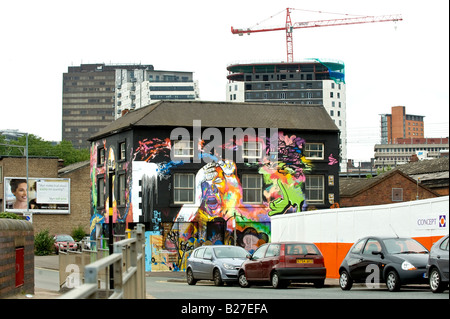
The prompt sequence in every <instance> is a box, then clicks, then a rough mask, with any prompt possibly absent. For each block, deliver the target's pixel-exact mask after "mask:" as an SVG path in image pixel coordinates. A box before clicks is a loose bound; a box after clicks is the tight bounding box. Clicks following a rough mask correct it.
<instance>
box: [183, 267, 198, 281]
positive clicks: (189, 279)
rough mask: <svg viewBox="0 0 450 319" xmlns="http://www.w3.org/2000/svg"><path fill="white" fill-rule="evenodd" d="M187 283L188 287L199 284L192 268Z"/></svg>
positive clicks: (187, 275) (189, 270)
mask: <svg viewBox="0 0 450 319" xmlns="http://www.w3.org/2000/svg"><path fill="white" fill-rule="evenodd" d="M186 281H187V283H188V285H195V284H196V283H197V280H196V279H195V278H194V273H193V272H192V269H190V268H189V269H188V270H187V272H186Z"/></svg>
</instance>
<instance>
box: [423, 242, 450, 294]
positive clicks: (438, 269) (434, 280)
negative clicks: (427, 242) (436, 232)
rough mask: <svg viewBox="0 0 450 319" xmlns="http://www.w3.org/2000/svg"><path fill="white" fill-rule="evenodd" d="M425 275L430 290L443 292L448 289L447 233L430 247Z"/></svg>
mask: <svg viewBox="0 0 450 319" xmlns="http://www.w3.org/2000/svg"><path fill="white" fill-rule="evenodd" d="M427 276H428V278H429V282H430V288H431V291H432V292H434V293H436V292H443V291H444V290H445V289H448V235H446V236H444V237H442V238H441V239H439V240H438V241H437V242H436V243H435V244H434V245H433V247H431V250H430V257H429V258H428V265H427Z"/></svg>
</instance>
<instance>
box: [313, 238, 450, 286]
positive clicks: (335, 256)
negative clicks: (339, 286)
mask: <svg viewBox="0 0 450 319" xmlns="http://www.w3.org/2000/svg"><path fill="white" fill-rule="evenodd" d="M442 237H443V236H430V237H413V239H415V240H417V241H418V242H419V243H421V244H422V245H424V246H425V248H426V249H428V250H430V249H431V246H433V244H434V243H435V242H437V241H438V240H439V239H440V238H442ZM315 244H316V245H317V247H319V249H320V251H321V252H322V255H323V257H324V260H325V267H326V268H327V278H339V266H340V265H341V263H342V261H343V260H344V258H345V256H346V255H347V252H348V251H349V250H350V248H351V247H352V245H353V243H315Z"/></svg>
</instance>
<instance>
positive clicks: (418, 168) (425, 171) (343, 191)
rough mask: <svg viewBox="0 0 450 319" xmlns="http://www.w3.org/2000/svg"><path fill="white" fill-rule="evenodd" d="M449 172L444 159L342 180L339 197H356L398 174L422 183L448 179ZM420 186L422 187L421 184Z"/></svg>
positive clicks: (340, 180) (446, 159)
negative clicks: (419, 180) (376, 174)
mask: <svg viewBox="0 0 450 319" xmlns="http://www.w3.org/2000/svg"><path fill="white" fill-rule="evenodd" d="M448 171H449V161H448V157H442V158H438V159H432V160H423V161H418V162H411V163H408V164H404V165H399V166H397V167H396V168H394V169H392V170H390V171H388V172H386V173H383V174H380V175H378V176H376V177H373V178H340V179H339V196H341V197H342V196H350V197H351V196H355V195H356V194H358V193H360V192H363V191H365V190H367V189H369V188H371V187H373V186H375V185H376V184H378V183H381V182H382V181H383V180H385V179H387V178H388V177H390V176H391V175H393V174H396V173H399V174H401V175H403V176H405V177H406V178H408V179H410V180H411V181H413V182H416V180H415V179H414V178H415V177H416V176H419V177H421V181H423V180H425V179H427V180H428V179H440V178H448ZM427 177H428V178H427ZM419 186H420V187H422V186H421V185H420V184H419ZM427 187H429V185H427Z"/></svg>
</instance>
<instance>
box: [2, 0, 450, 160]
mask: <svg viewBox="0 0 450 319" xmlns="http://www.w3.org/2000/svg"><path fill="white" fill-rule="evenodd" d="M286 8H293V9H295V10H292V13H291V17H292V22H301V21H312V20H324V19H338V18H345V17H351V15H374V16H378V15H387V14H401V15H402V18H403V21H400V22H396V23H394V22H383V23H368V24H360V25H350V26H335V27H325V28H309V29H296V30H294V35H293V44H294V60H295V61H301V60H304V59H305V58H322V59H333V60H340V61H343V62H344V63H345V71H346V89H347V98H346V103H347V135H348V137H347V143H348V144H347V145H348V153H347V157H348V158H352V159H354V160H355V161H356V162H358V161H368V160H370V158H372V157H373V155H374V154H373V146H374V144H377V143H379V142H380V114H386V113H391V107H392V106H398V105H402V106H405V107H406V113H407V114H413V115H422V116H425V118H424V121H425V137H447V136H449V134H448V131H449V125H448V123H449V2H448V1H446V0H429V1H426V2H423V1H410V0H395V1H393V0H378V1H361V0H340V1H335V0H316V1H308V2H306V1H298V0H297V1H294V0H277V1H268V0H257V1H255V0H245V1H242V0H239V1H238V0H227V1H207V0H192V1H185V0H172V1H154V0H147V1H141V0H127V1H117V0H108V1H104V0H89V1H86V0H78V1H61V0H40V1H35V0H17V1H2V2H1V4H0V30H1V33H0V41H1V48H2V49H1V50H0V61H1V76H0V96H1V99H0V109H1V112H0V130H2V129H17V130H19V131H23V132H28V133H31V134H35V135H37V136H39V137H41V138H43V139H44V140H51V141H60V140H61V126H62V124H61V120H62V78H63V73H64V72H67V68H68V67H69V66H72V65H73V66H76V65H80V64H82V63H105V64H119V63H141V64H151V65H153V66H154V68H155V70H171V71H190V72H193V73H194V80H196V81H198V83H199V87H200V98H201V100H205V101H225V99H226V97H225V94H226V91H225V87H226V83H227V79H226V76H227V71H226V67H227V66H228V65H230V64H233V63H243V62H267V61H270V62H280V61H286V39H285V32H284V31H276V32H263V33H256V34H252V35H250V36H247V35H245V36H238V35H234V34H232V33H231V27H232V26H233V27H234V28H248V27H253V26H255V25H258V26H268V27H269V26H270V27H275V26H283V25H284V24H285V19H286ZM313 11H320V13H319V12H313ZM331 13H332V14H331ZM336 13H339V14H340V15H338V14H336ZM343 14H345V15H343Z"/></svg>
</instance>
